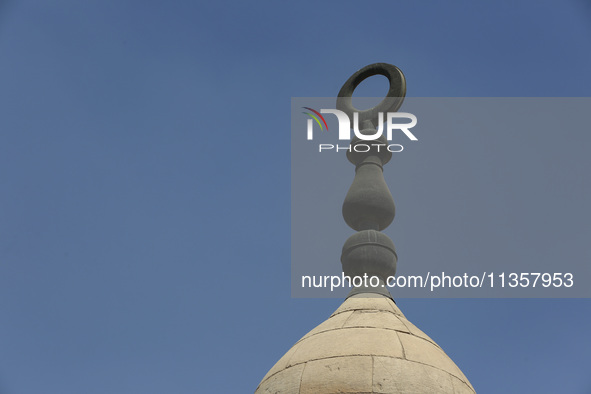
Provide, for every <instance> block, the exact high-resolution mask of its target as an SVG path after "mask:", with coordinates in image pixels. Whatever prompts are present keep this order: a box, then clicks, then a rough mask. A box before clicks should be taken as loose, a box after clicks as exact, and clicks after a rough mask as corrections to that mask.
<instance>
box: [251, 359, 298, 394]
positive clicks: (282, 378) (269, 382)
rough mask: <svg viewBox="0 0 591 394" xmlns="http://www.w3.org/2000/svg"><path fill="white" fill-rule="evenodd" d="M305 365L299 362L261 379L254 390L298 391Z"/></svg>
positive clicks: (281, 393) (264, 392)
mask: <svg viewBox="0 0 591 394" xmlns="http://www.w3.org/2000/svg"><path fill="white" fill-rule="evenodd" d="M305 366H306V365H305V364H300V365H296V366H294V367H290V368H286V369H283V370H281V371H279V372H278V373H276V374H274V375H273V376H271V377H269V378H267V379H263V381H262V382H261V384H260V385H259V388H258V389H257V391H256V392H257V393H259V394H292V393H299V392H300V383H301V381H302V372H304V368H305Z"/></svg>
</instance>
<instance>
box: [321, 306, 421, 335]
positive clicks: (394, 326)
mask: <svg viewBox="0 0 591 394" xmlns="http://www.w3.org/2000/svg"><path fill="white" fill-rule="evenodd" d="M349 313H351V315H350V317H349V318H348V319H347V320H346V322H345V324H344V325H343V327H346V328H349V327H374V328H384V329H389V330H396V331H402V332H407V333H409V332H410V331H409V329H408V328H407V326H406V325H405V324H404V323H403V322H402V320H401V318H400V316H397V315H395V314H393V313H392V312H386V311H376V310H358V311H354V312H349ZM337 316H340V315H337ZM337 316H335V317H337ZM329 320H330V319H329Z"/></svg>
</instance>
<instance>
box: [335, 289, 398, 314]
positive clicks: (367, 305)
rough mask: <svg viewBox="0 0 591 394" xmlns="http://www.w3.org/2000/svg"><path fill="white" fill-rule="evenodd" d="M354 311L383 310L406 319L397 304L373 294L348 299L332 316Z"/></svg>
mask: <svg viewBox="0 0 591 394" xmlns="http://www.w3.org/2000/svg"><path fill="white" fill-rule="evenodd" d="M354 310H377V311H379V310H382V311H388V312H392V313H394V314H396V315H400V316H402V317H404V315H403V314H402V312H401V311H400V309H398V307H397V306H396V304H395V303H394V302H393V301H392V300H391V299H389V298H386V297H384V296H380V295H373V294H372V295H365V296H362V295H357V296H354V297H349V298H347V299H346V300H345V302H343V304H342V305H341V306H340V307H339V308H338V309H337V310H336V311H335V312H334V313H333V314H332V316H335V315H337V314H339V313H343V312H347V311H354Z"/></svg>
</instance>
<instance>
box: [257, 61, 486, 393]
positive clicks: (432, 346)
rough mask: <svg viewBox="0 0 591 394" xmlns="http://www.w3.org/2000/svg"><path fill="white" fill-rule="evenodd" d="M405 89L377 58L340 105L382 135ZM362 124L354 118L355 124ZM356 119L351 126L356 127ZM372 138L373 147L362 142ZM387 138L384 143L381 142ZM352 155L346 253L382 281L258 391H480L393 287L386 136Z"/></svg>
mask: <svg viewBox="0 0 591 394" xmlns="http://www.w3.org/2000/svg"><path fill="white" fill-rule="evenodd" d="M376 74H381V75H385V76H386V77H387V78H388V80H389V81H390V90H389V91H388V95H387V97H386V98H385V99H384V100H383V101H382V102H381V103H380V104H378V105H377V106H375V107H374V108H371V109H369V110H366V111H357V110H356V109H355V108H354V107H353V105H352V102H351V96H352V93H353V91H354V90H355V88H356V87H357V85H359V83H361V82H362V81H363V80H364V79H366V78H368V77H370V76H372V75H376ZM405 92H406V85H405V80H404V76H403V74H402V72H401V71H400V70H399V69H398V68H396V67H394V66H392V65H389V64H385V63H376V64H372V65H369V66H367V67H364V68H362V69H361V70H359V71H357V72H356V73H355V74H353V76H352V77H351V78H349V80H348V81H347V82H346V83H345V85H344V86H343V88H342V89H341V91H340V92H339V98H338V99H337V109H340V110H341V111H344V112H345V113H347V114H348V115H349V118H350V119H354V118H353V116H351V115H352V114H354V113H355V112H358V117H359V124H361V125H362V127H361V128H362V130H361V134H362V135H363V136H373V135H375V134H376V127H375V126H378V127H381V125H380V124H379V117H378V113H379V112H393V111H396V110H397V109H398V108H399V107H400V105H401V104H402V99H403V97H404V94H405ZM353 123H355V122H353ZM353 127H355V124H352V128H353ZM363 142H364V143H366V144H368V142H371V146H372V148H371V149H368V150H367V152H365V151H364V150H365V149H357V150H355V149H354V147H355V146H356V145H357V144H361V143H363ZM380 143H383V144H384V146H383V147H381V148H380ZM351 145H352V147H353V149H351V151H350V152H349V153H348V154H347V157H348V159H349V161H350V162H351V163H353V164H354V165H355V178H354V180H353V183H352V185H351V187H350V189H349V192H348V193H347V196H346V197H345V202H344V204H343V217H344V219H345V221H346V223H347V224H348V225H349V226H350V227H351V228H352V229H354V230H356V231H357V232H356V233H355V234H353V235H352V236H351V237H350V238H349V239H348V240H347V241H346V242H345V244H344V246H343V252H342V256H341V263H342V266H343V271H344V273H345V274H346V275H348V276H351V277H353V276H363V275H367V276H376V277H377V278H379V281H380V282H379V285H378V286H358V287H355V288H354V289H353V290H352V291H351V293H350V294H349V296H348V297H347V299H346V300H345V302H343V304H342V305H341V306H340V307H339V308H338V309H337V310H336V311H335V312H334V313H333V314H332V315H331V316H330V317H329V318H328V319H327V320H326V321H325V322H323V323H321V324H320V325H319V326H317V327H316V328H314V329H313V330H312V331H310V332H309V333H308V334H306V335H305V336H304V337H303V338H302V339H300V340H299V341H298V342H297V343H296V344H295V345H294V346H293V347H292V348H291V349H290V350H288V351H287V353H285V355H284V356H283V357H282V358H281V359H280V360H279V361H278V362H277V363H276V364H275V365H274V366H273V368H271V370H269V372H268V373H267V375H265V377H264V378H263V380H262V381H261V383H260V384H259V387H258V388H257V390H256V392H255V394H263V393H267V394H271V393H273V394H304V393H306V394H336V393H358V394H363V393H382V394H386V393H450V394H474V393H475V391H474V388H473V387H472V386H471V384H470V382H469V381H468V379H467V378H466V377H465V376H464V374H463V373H462V371H460V369H459V368H458V367H457V366H456V365H455V364H454V362H453V361H452V360H451V359H450V358H449V357H448V356H447V355H446V354H445V352H444V351H443V350H442V349H441V348H440V347H439V345H437V344H436V343H435V342H434V341H433V340H432V339H431V338H429V337H428V336H427V335H426V334H425V333H423V332H422V331H421V330H419V329H418V328H417V327H415V326H414V325H413V324H412V323H411V322H409V321H408V320H407V319H406V317H405V316H404V315H403V314H402V312H401V311H400V309H399V308H398V307H397V306H396V304H395V303H394V301H393V300H392V298H391V296H390V293H389V292H388V290H387V289H386V287H385V286H384V287H382V286H381V285H382V284H384V281H385V280H386V278H387V277H388V276H393V275H394V274H395V272H396V260H397V258H396V252H395V250H394V244H393V242H392V240H390V238H388V236H386V235H385V234H383V233H382V232H381V230H383V229H385V228H386V227H388V226H389V225H390V223H392V220H393V219H394V213H395V212H394V211H395V209H394V200H393V199H392V195H391V193H390V190H389V189H388V186H387V185H386V182H385V180H384V176H383V172H382V171H383V165H384V164H386V163H387V162H388V161H389V160H390V158H391V155H392V154H391V153H390V152H388V151H387V150H386V149H385V147H386V140H385V139H384V138H382V139H377V140H376V139H375V138H374V139H372V138H370V137H367V138H363V139H362V138H357V137H356V138H354V139H353V141H352V142H351Z"/></svg>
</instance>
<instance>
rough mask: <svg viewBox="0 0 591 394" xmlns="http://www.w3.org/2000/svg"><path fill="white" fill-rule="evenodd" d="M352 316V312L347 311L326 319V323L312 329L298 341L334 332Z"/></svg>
mask: <svg viewBox="0 0 591 394" xmlns="http://www.w3.org/2000/svg"><path fill="white" fill-rule="evenodd" d="M352 314H353V311H348V312H344V313H339V314H338V315H335V316H333V317H331V318H329V319H327V320H326V321H324V322H323V323H321V324H320V325H318V326H316V328H314V329H313V330H312V331H310V332H309V333H307V334H306V335H304V337H303V338H302V339H300V341H302V340H303V339H306V338H308V337H309V336H312V335H315V334H318V333H320V332H324V331H330V330H334V329H337V328H341V327H343V325H344V324H345V322H346V321H347V320H348V319H349V317H350V316H351V315H352Z"/></svg>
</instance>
